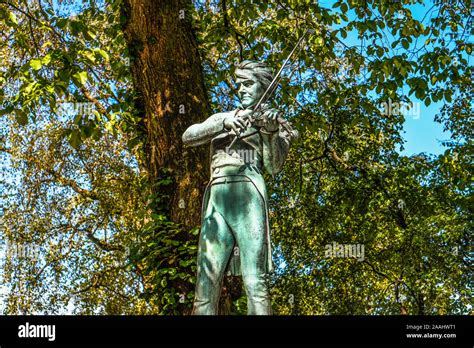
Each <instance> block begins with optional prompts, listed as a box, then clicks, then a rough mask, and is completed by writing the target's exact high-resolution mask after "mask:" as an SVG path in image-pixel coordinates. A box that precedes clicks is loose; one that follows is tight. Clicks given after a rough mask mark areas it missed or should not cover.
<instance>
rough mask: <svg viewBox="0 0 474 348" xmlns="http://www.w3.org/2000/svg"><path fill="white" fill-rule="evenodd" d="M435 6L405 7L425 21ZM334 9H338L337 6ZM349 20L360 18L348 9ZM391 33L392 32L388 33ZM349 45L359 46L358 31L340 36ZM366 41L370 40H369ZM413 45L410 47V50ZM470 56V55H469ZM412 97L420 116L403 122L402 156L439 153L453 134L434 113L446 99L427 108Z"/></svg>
mask: <svg viewBox="0 0 474 348" xmlns="http://www.w3.org/2000/svg"><path fill="white" fill-rule="evenodd" d="M335 2H336V1H329V0H321V1H319V3H320V5H321V6H323V7H326V8H332V6H333V4H334V3H335ZM432 5H433V1H431V0H428V1H425V2H424V3H422V4H413V5H404V7H406V8H409V9H410V11H411V12H412V17H413V18H414V19H417V20H422V19H423V17H425V15H426V14H427V12H429V9H431V7H432ZM332 11H339V9H337V8H335V9H332ZM347 15H348V18H349V21H352V20H357V17H356V16H355V14H354V12H353V11H352V10H349V12H348V13H347ZM430 15H431V13H428V15H427V16H426V19H425V20H424V21H423V24H424V25H425V26H426V25H427V24H428V23H429V22H428V20H429V18H430ZM346 25H347V22H343V23H341V25H335V26H333V29H338V27H340V26H346ZM388 36H390V34H388ZM339 38H340V39H341V41H343V42H344V43H345V44H347V45H348V46H360V45H361V41H360V40H359V39H358V37H357V33H356V32H350V33H349V32H348V36H347V38H346V39H343V38H342V37H339ZM424 41H425V38H424V37H420V38H419V39H418V42H417V47H420V46H422V45H423V44H424ZM366 44H367V43H366ZM411 48H413V46H410V49H411ZM466 58H468V57H466ZM404 92H405V94H406V95H407V94H408V87H405V88H404ZM410 100H411V101H412V102H413V103H416V104H417V105H416V107H417V108H419V110H420V112H419V115H417V116H410V115H406V116H405V123H404V125H403V128H404V131H403V133H402V136H403V138H404V140H405V144H404V150H403V151H400V153H401V154H403V155H407V156H410V155H414V154H418V153H421V152H425V153H431V154H436V155H439V154H441V153H443V152H444V151H445V150H446V148H445V147H444V146H443V145H442V144H441V141H443V140H448V139H449V138H450V133H449V132H445V131H444V130H443V125H442V124H440V123H438V122H435V121H434V118H435V115H436V114H438V113H439V112H440V110H441V108H442V106H443V101H441V102H437V103H432V104H431V105H429V106H428V107H426V106H425V104H424V103H423V102H422V101H420V100H418V99H416V98H415V97H414V95H412V96H410Z"/></svg>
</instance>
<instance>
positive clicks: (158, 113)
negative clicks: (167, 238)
mask: <svg viewBox="0 0 474 348" xmlns="http://www.w3.org/2000/svg"><path fill="white" fill-rule="evenodd" d="M192 6H193V5H192V2H191V1H190V0H125V1H124V4H123V9H122V13H123V17H124V18H125V23H124V25H123V29H124V33H125V37H126V40H127V44H128V49H129V53H130V56H131V74H132V79H133V83H134V89H135V92H136V93H137V95H138V98H137V100H136V107H137V109H138V112H139V113H140V116H142V118H143V128H144V129H143V130H144V132H145V134H146V143H145V156H146V158H145V162H144V165H143V167H144V168H143V169H144V170H145V171H146V172H147V174H148V178H149V180H150V183H151V184H153V183H156V182H158V181H159V180H160V179H161V178H162V177H163V174H164V173H169V174H171V176H172V177H173V179H174V180H173V182H172V183H171V184H170V185H166V186H161V187H160V192H159V194H160V195H161V196H163V195H164V194H165V195H168V196H169V206H168V207H162V208H165V209H166V210H167V213H168V215H169V217H170V218H171V220H172V221H174V222H176V223H180V224H182V226H183V227H184V228H185V229H190V228H192V227H195V226H197V225H199V223H200V209H201V199H202V195H203V189H204V187H205V182H206V180H207V177H208V168H207V163H208V158H207V157H208V156H207V151H205V150H204V151H203V149H202V148H197V149H193V148H184V147H183V143H182V141H181V135H182V134H183V132H184V131H185V130H186V128H187V127H189V126H190V125H191V124H194V123H198V122H202V121H203V120H204V119H206V118H207V117H208V115H209V111H210V109H209V104H208V98H207V93H206V89H205V87H204V78H203V72H202V64H201V60H200V56H199V52H198V48H197V41H196V38H195V36H194V33H193V30H192V26H191V12H190V11H191V9H192ZM163 191H166V192H163Z"/></svg>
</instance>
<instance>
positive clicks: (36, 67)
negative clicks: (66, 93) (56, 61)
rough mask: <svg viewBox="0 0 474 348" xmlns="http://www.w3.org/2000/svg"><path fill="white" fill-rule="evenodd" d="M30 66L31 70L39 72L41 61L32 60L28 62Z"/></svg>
mask: <svg viewBox="0 0 474 348" xmlns="http://www.w3.org/2000/svg"><path fill="white" fill-rule="evenodd" d="M30 66H31V67H32V68H33V70H39V69H41V67H42V66H43V64H42V63H41V59H32V60H30Z"/></svg>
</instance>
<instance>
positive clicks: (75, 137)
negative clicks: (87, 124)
mask: <svg viewBox="0 0 474 348" xmlns="http://www.w3.org/2000/svg"><path fill="white" fill-rule="evenodd" d="M81 142H82V140H81V132H80V131H79V130H78V129H73V130H72V131H71V134H70V135H69V144H71V146H72V147H73V148H74V149H78V148H79V145H81Z"/></svg>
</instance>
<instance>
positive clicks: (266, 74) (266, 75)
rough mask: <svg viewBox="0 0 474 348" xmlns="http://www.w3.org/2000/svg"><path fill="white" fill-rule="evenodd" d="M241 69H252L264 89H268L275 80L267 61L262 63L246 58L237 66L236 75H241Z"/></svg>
mask: <svg viewBox="0 0 474 348" xmlns="http://www.w3.org/2000/svg"><path fill="white" fill-rule="evenodd" d="M239 70H250V71H251V72H252V74H254V75H255V76H256V77H257V79H258V81H259V82H260V83H261V84H262V86H263V88H264V89H267V88H268V86H270V83H271V82H272V80H273V75H272V70H271V69H270V68H268V67H267V65H266V64H265V63H260V62H256V61H253V60H244V61H243V62H241V63H240V64H239V65H237V67H236V68H235V75H236V76H237V77H241V76H239V74H238V71H239Z"/></svg>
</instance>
